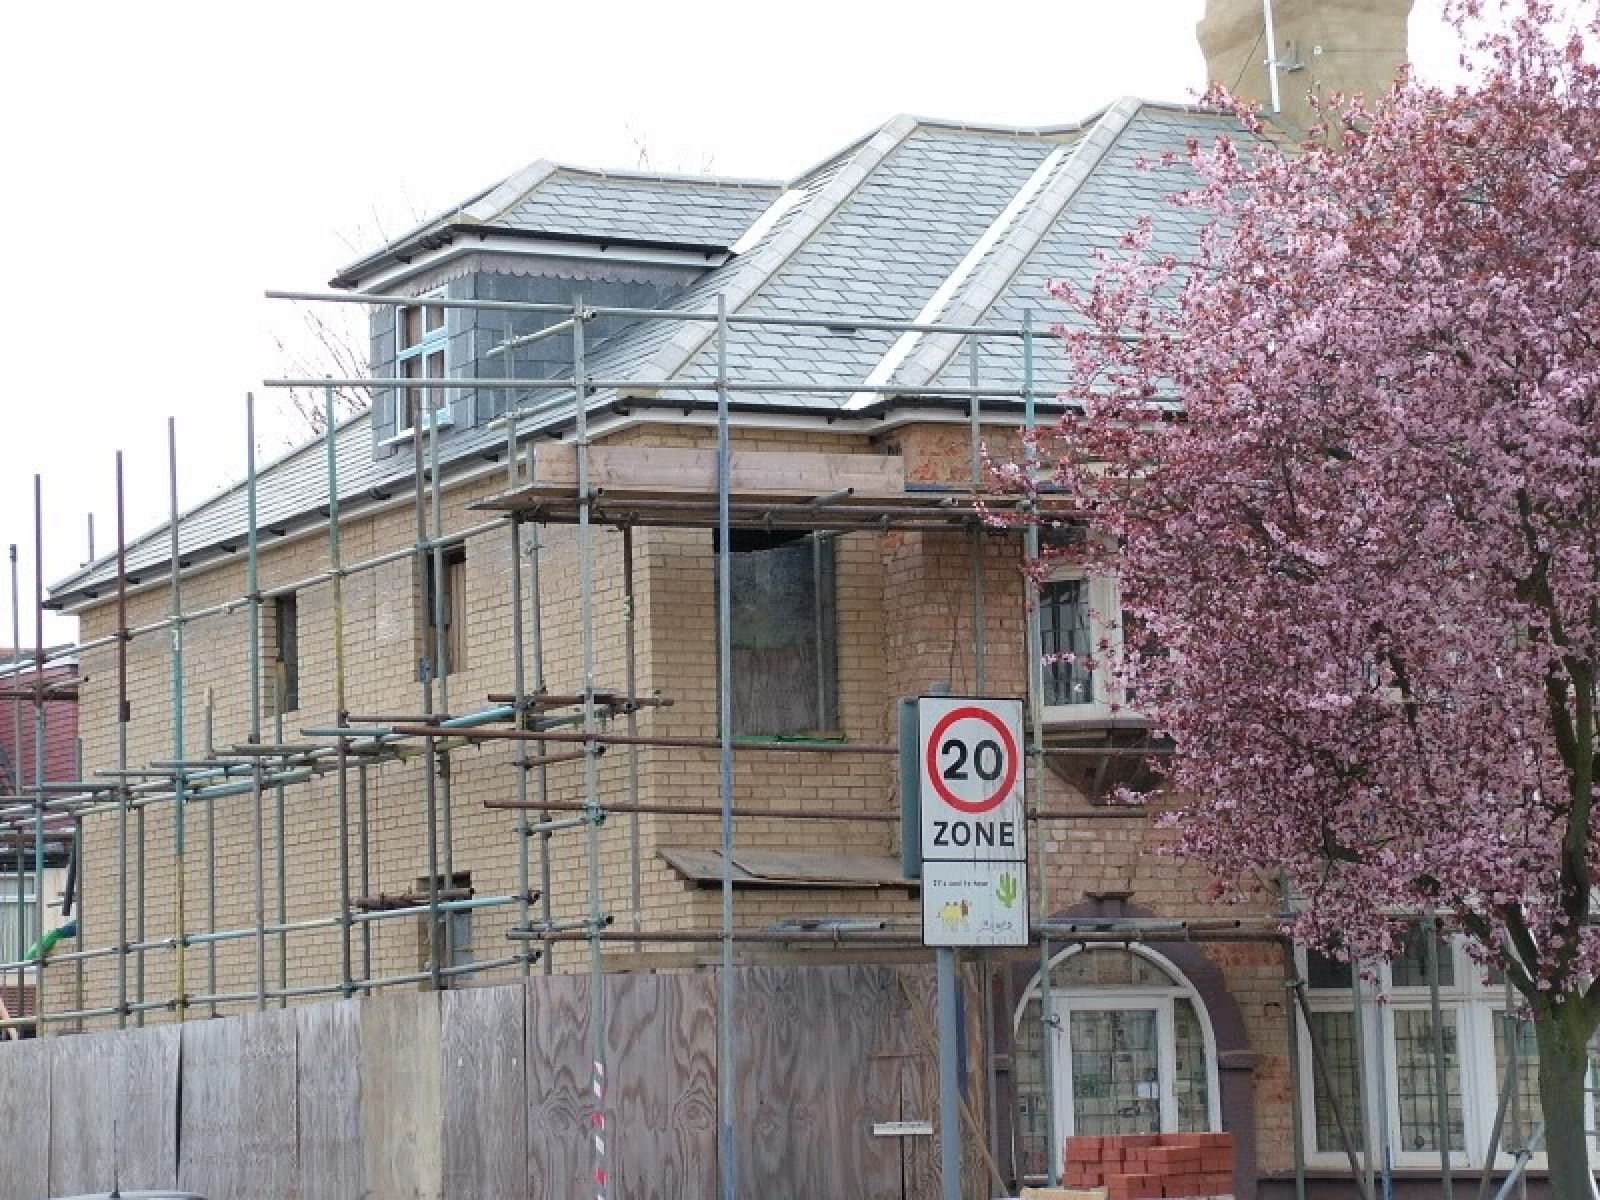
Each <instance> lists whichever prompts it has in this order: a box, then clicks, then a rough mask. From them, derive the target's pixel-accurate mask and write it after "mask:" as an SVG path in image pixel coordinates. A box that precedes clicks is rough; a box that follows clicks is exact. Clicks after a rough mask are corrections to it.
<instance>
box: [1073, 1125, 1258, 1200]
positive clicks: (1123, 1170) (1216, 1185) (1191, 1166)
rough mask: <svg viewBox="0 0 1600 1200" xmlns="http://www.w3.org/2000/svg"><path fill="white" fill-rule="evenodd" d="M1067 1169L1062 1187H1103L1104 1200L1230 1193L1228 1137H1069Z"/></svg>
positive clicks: (1230, 1139)
mask: <svg viewBox="0 0 1600 1200" xmlns="http://www.w3.org/2000/svg"><path fill="white" fill-rule="evenodd" d="M1066 1166H1067V1171H1066V1178H1065V1179H1063V1180H1062V1182H1063V1183H1064V1184H1066V1185H1067V1186H1068V1187H1069V1188H1089V1187H1103V1188H1105V1189H1106V1200H1160V1198H1161V1197H1169V1196H1170V1197H1193V1196H1226V1195H1230V1194H1232V1192H1233V1134H1231V1133H1130V1134H1123V1135H1121V1136H1120V1137H1071V1138H1068V1139H1067V1153H1066Z"/></svg>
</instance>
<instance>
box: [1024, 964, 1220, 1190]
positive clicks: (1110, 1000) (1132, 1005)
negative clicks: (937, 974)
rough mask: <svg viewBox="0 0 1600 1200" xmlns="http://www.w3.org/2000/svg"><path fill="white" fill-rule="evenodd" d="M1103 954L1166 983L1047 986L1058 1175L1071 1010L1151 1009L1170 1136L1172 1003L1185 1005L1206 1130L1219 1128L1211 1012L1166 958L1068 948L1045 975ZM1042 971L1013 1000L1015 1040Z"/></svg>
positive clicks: (1067, 1105) (1073, 1120)
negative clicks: (1193, 1034)
mask: <svg viewBox="0 0 1600 1200" xmlns="http://www.w3.org/2000/svg"><path fill="white" fill-rule="evenodd" d="M1104 951H1118V952H1121V953H1125V954H1132V955H1134V956H1135V957H1137V958H1141V959H1144V960H1145V961H1146V962H1147V963H1149V964H1150V965H1151V966H1152V967H1154V968H1155V969H1156V970H1157V971H1159V972H1160V973H1161V974H1163V975H1165V976H1166V978H1167V980H1168V984H1167V985H1166V986H1161V985H1158V984H1148V983H1146V984H1109V985H1106V986H1103V987H1093V986H1062V987H1056V986H1054V985H1052V986H1051V989H1050V1015H1051V1019H1052V1021H1053V1022H1054V1025H1053V1026H1052V1028H1051V1029H1050V1030H1049V1031H1048V1033H1047V1034H1046V1036H1045V1038H1044V1042H1043V1044H1044V1046H1045V1052H1046V1053H1047V1054H1050V1055H1051V1056H1052V1061H1053V1063H1054V1064H1055V1066H1054V1069H1053V1078H1054V1082H1055V1095H1054V1096H1053V1097H1052V1111H1053V1115H1054V1118H1055V1128H1054V1129H1052V1130H1051V1131H1050V1134H1049V1138H1050V1154H1051V1156H1052V1157H1053V1159H1054V1163H1055V1169H1056V1171H1057V1173H1060V1172H1061V1171H1062V1170H1063V1169H1064V1166H1065V1164H1064V1163H1063V1161H1062V1152H1063V1147H1064V1146H1065V1143H1066V1139H1067V1138H1069V1137H1071V1136H1073V1131H1074V1130H1075V1129H1076V1128H1077V1113H1076V1111H1075V1110H1074V1108H1073V1104H1072V1046H1071V1041H1070V1038H1071V1017H1070V1014H1071V1012H1072V1010H1073V1009H1074V1007H1076V1008H1079V1009H1082V1010H1085V1011H1106V1010H1110V1009H1118V1010H1122V1011H1129V1010H1134V1011H1137V1010H1148V1009H1152V1008H1153V1009H1155V1010H1156V1038H1157V1050H1156V1059H1157V1071H1158V1073H1159V1076H1158V1082H1159V1084H1160V1086H1161V1125H1162V1132H1163V1133H1167V1132H1175V1131H1176V1130H1175V1128H1173V1129H1169V1128H1168V1126H1169V1125H1170V1126H1174V1127H1175V1126H1176V1124H1177V1120H1176V1118H1177V1104H1178V1092H1177V1038H1176V1033H1177V1021H1176V1013H1175V1003H1176V1001H1178V1000H1187V1001H1188V1002H1189V1003H1190V1004H1191V1005H1192V1006H1193V1008H1194V1013H1195V1017H1196V1019H1197V1020H1198V1021H1199V1024H1200V1036H1201V1039H1202V1041H1203V1043H1204V1050H1205V1067H1206V1122H1207V1124H1208V1126H1209V1127H1210V1129H1211V1130H1213V1131H1215V1130H1220V1129H1221V1128H1222V1091H1221V1082H1222V1081H1221V1077H1220V1074H1219V1072H1218V1070H1217V1037H1216V1030H1215V1029H1214V1028H1213V1027H1212V1023H1211V1013H1210V1011H1209V1010H1208V1009H1207V1008H1206V1003H1205V1000H1204V998H1203V997H1202V996H1201V995H1200V993H1199V991H1198V990H1197V989H1196V988H1195V986H1194V983H1193V982H1192V981H1191V980H1190V979H1189V978H1188V976H1187V975H1185V974H1184V973H1183V971H1182V969H1181V968H1179V967H1178V966H1177V965H1176V964H1175V963H1173V962H1172V960H1171V959H1169V958H1167V957H1166V956H1165V955H1162V954H1159V953H1157V952H1156V951H1154V950H1151V949H1149V948H1148V947H1145V946H1141V945H1137V944H1128V945H1116V946H1091V945H1082V944H1080V945H1077V946H1068V947H1065V948H1064V949H1062V950H1061V951H1060V952H1059V953H1057V954H1054V955H1052V956H1051V959H1050V965H1049V970H1050V971H1051V972H1052V974H1053V973H1054V971H1055V969H1056V967H1057V966H1059V965H1060V964H1062V963H1064V962H1065V961H1066V960H1067V959H1069V958H1071V957H1073V956H1074V955H1077V954H1095V953H1100V952H1104ZM1041 974H1042V972H1038V971H1036V972H1034V974H1033V977H1032V978H1031V979H1030V980H1029V981H1028V986H1027V987H1025V988H1024V989H1023V990H1022V995H1021V996H1020V997H1018V1000H1017V1005H1016V1008H1015V1009H1014V1010H1013V1011H1012V1016H1011V1029H1012V1035H1013V1038H1015V1037H1016V1036H1017V1034H1018V1033H1019V1032H1020V1030H1021V1027H1022V1019H1023V1017H1024V1016H1025V1015H1026V1014H1027V1011H1028V1005H1029V1004H1030V1003H1033V1002H1035V1001H1040V1000H1041V996H1040V993H1041V990H1042V989H1041V979H1040V976H1041Z"/></svg>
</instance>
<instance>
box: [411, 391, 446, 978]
mask: <svg viewBox="0 0 1600 1200" xmlns="http://www.w3.org/2000/svg"><path fill="white" fill-rule="evenodd" d="M427 403H428V394H427V393H426V392H416V391H406V392H402V393H401V410H402V411H403V412H408V413H410V414H411V477H412V489H413V491H414V493H415V494H414V496H413V513H414V516H415V518H416V525H417V558H416V563H417V567H416V571H417V582H418V584H423V583H425V582H426V581H427V579H428V578H429V574H430V572H431V569H432V568H431V567H430V564H431V563H432V562H433V558H432V556H431V555H430V554H429V547H428V507H427V493H426V492H424V490H423V486H424V477H423V470H422V420H423V412H424V407H425V405H426V404H427ZM431 415H432V414H431V413H430V414H429V416H430V417H431ZM440 586H441V581H440V580H439V579H437V578H435V579H434V580H433V588H434V590H435V591H437V590H438V589H439V587H440ZM423 599H424V600H428V599H429V597H428V596H427V595H426V594H424V597H423ZM423 640H424V645H423V647H422V659H421V662H420V663H419V666H420V668H421V669H420V671H419V672H418V675H419V677H420V679H421V690H422V712H423V715H424V716H429V715H431V714H432V713H433V676H434V673H435V670H436V668H437V662H436V660H435V659H434V655H435V653H436V652H437V649H438V647H437V645H436V644H433V643H428V642H427V639H426V638H425V639H423ZM422 761H423V796H424V798H425V809H426V812H425V814H424V815H425V818H426V820H427V823H428V830H427V838H426V841H427V847H428V940H427V946H428V967H427V970H428V978H429V980H430V982H431V984H432V987H433V989H434V991H438V990H439V989H440V988H441V987H443V986H444V976H443V975H441V974H440V973H439V972H440V971H441V969H442V968H443V964H442V963H440V961H439V949H440V946H439V943H440V937H439V791H438V781H437V778H436V773H437V770H438V762H439V760H438V753H437V747H436V746H435V744H434V738H433V735H432V734H429V735H428V736H427V737H425V738H423V739H422Z"/></svg>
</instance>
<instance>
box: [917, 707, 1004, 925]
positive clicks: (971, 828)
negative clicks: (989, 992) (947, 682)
mask: <svg viewBox="0 0 1600 1200" xmlns="http://www.w3.org/2000/svg"><path fill="white" fill-rule="evenodd" d="M917 729H918V741H917V764H918V769H917V774H918V778H919V782H920V789H919V790H920V792H921V808H922V862H923V867H922V881H923V882H922V906H923V914H922V916H923V920H922V923H923V941H924V943H926V944H927V945H930V946H1023V945H1027V943H1028V911H1027V910H1028V905H1027V833H1026V831H1027V825H1026V821H1025V818H1024V810H1023V777H1024V775H1025V772H1024V770H1023V761H1022V745H1023V741H1022V701H1020V700H1011V699H995V698H992V697H981V698H978V697H959V696H924V697H922V698H921V699H919V700H918V701H917Z"/></svg>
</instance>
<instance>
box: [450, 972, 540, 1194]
mask: <svg viewBox="0 0 1600 1200" xmlns="http://www.w3.org/2000/svg"><path fill="white" fill-rule="evenodd" d="M524 991H525V989H524V987H523V986H522V985H521V984H511V985H508V986H502V987H485V988H468V989H464V990H461V991H450V992H446V993H445V994H444V1003H443V1010H442V1014H441V1016H442V1025H441V1032H440V1043H439V1044H440V1059H441V1061H442V1063H443V1067H442V1071H441V1083H442V1088H443V1095H444V1194H445V1196H446V1197H447V1198H448V1200H480V1198H481V1197H485V1196H494V1197H496V1198H497V1200H500V1198H503V1200H526V1197H527V1195H528V1170H527V1162H528V1125H527V1118H526V1115H525V1114H526V1112H527V1092H526V1088H527V1075H526V1070H525V1067H524V1065H523V1055H524V1053H525V1050H524V1045H523V1038H524V1034H523V1003H524Z"/></svg>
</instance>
